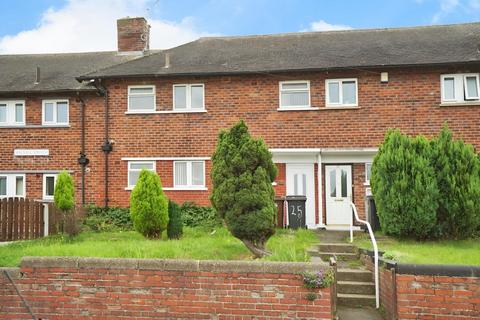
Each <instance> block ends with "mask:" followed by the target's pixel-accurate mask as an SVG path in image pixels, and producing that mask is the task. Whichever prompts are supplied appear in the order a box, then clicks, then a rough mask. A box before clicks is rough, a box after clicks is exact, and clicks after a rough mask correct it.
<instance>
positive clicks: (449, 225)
mask: <svg viewBox="0 0 480 320" xmlns="http://www.w3.org/2000/svg"><path fill="white" fill-rule="evenodd" d="M432 149H433V152H432V165H433V168H434V169H435V172H436V175H437V184H438V189H439V192H440V197H439V200H438V203H439V207H438V211H437V221H438V233H439V234H438V235H439V236H440V237H452V238H467V237H471V236H473V235H474V234H475V233H476V231H477V230H478V228H479V227H480V161H479V158H478V156H477V155H476V154H475V151H474V149H473V146H472V145H468V144H465V143H464V142H463V141H461V140H453V138H452V132H451V131H450V129H449V128H448V126H447V125H446V124H445V125H444V127H443V129H442V131H441V132H440V134H439V136H438V137H437V138H435V139H433V140H432Z"/></svg>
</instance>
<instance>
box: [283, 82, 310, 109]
mask: <svg viewBox="0 0 480 320" xmlns="http://www.w3.org/2000/svg"><path fill="white" fill-rule="evenodd" d="M284 84H306V85H307V89H284V88H283V85H284ZM305 90H306V91H307V92H308V104H307V105H304V106H284V105H282V93H284V92H305ZM278 104H279V106H278V110H310V109H314V108H312V93H311V91H310V80H289V81H280V82H279V83H278ZM315 109H316V108H315Z"/></svg>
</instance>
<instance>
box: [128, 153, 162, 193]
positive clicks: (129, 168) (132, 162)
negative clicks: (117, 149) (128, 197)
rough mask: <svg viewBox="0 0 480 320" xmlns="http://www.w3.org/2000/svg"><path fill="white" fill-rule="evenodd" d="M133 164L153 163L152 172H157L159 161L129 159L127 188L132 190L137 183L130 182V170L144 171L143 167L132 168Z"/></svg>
mask: <svg viewBox="0 0 480 320" xmlns="http://www.w3.org/2000/svg"><path fill="white" fill-rule="evenodd" d="M132 164H152V170H150V171H152V172H155V173H156V172H157V163H156V161H143V160H139V161H128V165H127V166H128V167H127V188H126V189H127V190H132V189H133V188H134V187H135V185H134V184H131V183H130V172H131V171H135V172H140V171H142V170H143V169H132V168H131V166H132ZM145 170H148V169H145Z"/></svg>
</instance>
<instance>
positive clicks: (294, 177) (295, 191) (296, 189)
mask: <svg viewBox="0 0 480 320" xmlns="http://www.w3.org/2000/svg"><path fill="white" fill-rule="evenodd" d="M293 194H294V195H297V194H298V174H294V175H293Z"/></svg>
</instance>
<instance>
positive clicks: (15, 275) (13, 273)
mask: <svg viewBox="0 0 480 320" xmlns="http://www.w3.org/2000/svg"><path fill="white" fill-rule="evenodd" d="M4 272H6V273H8V274H9V275H10V277H11V278H12V279H20V268H10V267H8V268H5V267H0V273H4Z"/></svg>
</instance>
